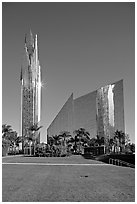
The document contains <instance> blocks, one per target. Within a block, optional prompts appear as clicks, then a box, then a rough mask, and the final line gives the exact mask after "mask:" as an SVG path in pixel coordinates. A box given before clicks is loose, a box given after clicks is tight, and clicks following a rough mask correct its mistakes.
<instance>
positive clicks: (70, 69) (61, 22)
mask: <svg viewBox="0 0 137 204" xmlns="http://www.w3.org/2000/svg"><path fill="white" fill-rule="evenodd" d="M2 10H3V11H2V67H3V68H2V123H3V124H5V123H6V124H10V125H11V126H12V127H13V129H14V130H16V131H17V132H18V133H19V134H20V101H21V96H20V69H21V64H22V60H23V48H24V37H25V33H27V32H29V30H30V28H31V30H32V33H34V34H38V44H39V60H40V64H41V69H42V80H43V82H44V88H43V89H42V120H41V125H43V128H42V129H41V141H46V134H47V128H48V126H49V125H50V123H51V122H52V121H53V119H54V117H55V116H56V115H57V113H58V112H59V111H60V109H61V108H62V106H63V105H64V103H65V102H66V100H67V99H68V97H69V96H70V95H71V93H72V92H73V93H74V98H77V97H79V96H82V95H84V94H87V93H89V92H92V91H94V90H96V89H98V88H100V87H101V86H104V85H107V84H109V83H113V82H115V81H118V80H120V79H124V108H125V129H126V133H128V134H129V135H130V138H131V141H132V142H134V141H135V39H134V38H135V30H134V29H135V25H134V24H135V20H134V18H135V13H134V3H132V2H130V3H128V2H126V3H120V2H115V3H112V2H109V3H104V2H103V3H99V2H96V3H93V2H89V3H83V2H77V3H73V2H72V3H71V2H69V3H67V2H64V3H59V2H56V3H54V2H51V3H48V2H43V3H35V2H34V3H27V2H26V3H17V2H16V3H6V2H5V3H3V8H2Z"/></svg>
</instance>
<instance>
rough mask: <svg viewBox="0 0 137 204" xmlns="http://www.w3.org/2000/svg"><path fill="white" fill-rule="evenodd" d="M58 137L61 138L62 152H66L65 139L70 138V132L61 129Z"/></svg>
mask: <svg viewBox="0 0 137 204" xmlns="http://www.w3.org/2000/svg"><path fill="white" fill-rule="evenodd" d="M59 136H60V138H62V147H63V152H62V153H63V154H66V149H67V148H66V141H67V140H66V139H68V138H70V137H71V134H70V132H68V131H61V132H60V134H59Z"/></svg>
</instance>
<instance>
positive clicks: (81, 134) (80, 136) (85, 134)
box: [74, 128, 90, 153]
mask: <svg viewBox="0 0 137 204" xmlns="http://www.w3.org/2000/svg"><path fill="white" fill-rule="evenodd" d="M74 134H75V136H77V138H78V139H79V153H80V152H81V150H80V149H81V141H82V139H83V141H84V140H86V139H87V140H89V139H90V138H89V136H90V134H89V132H88V131H86V130H85V128H79V129H78V130H75V131H74Z"/></svg>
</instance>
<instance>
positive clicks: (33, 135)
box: [28, 123, 43, 155]
mask: <svg viewBox="0 0 137 204" xmlns="http://www.w3.org/2000/svg"><path fill="white" fill-rule="evenodd" d="M42 127H43V126H38V123H35V124H33V125H31V126H30V127H29V128H28V130H29V131H31V134H30V135H29V137H28V139H29V141H30V142H31V141H32V142H34V155H35V144H36V139H37V137H38V135H36V132H37V131H39V129H40V128H42ZM30 155H31V143H30Z"/></svg>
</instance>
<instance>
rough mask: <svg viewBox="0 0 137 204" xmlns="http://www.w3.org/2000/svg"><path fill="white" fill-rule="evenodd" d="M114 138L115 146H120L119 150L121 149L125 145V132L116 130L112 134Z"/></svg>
mask: <svg viewBox="0 0 137 204" xmlns="http://www.w3.org/2000/svg"><path fill="white" fill-rule="evenodd" d="M114 140H115V144H116V147H117V148H118V149H119V148H120V152H121V151H123V150H124V146H125V133H124V132H123V131H122V130H120V131H119V130H116V131H115V134H114ZM117 151H119V150H117Z"/></svg>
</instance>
